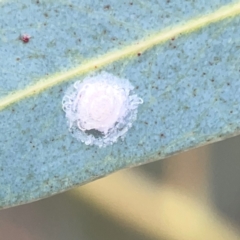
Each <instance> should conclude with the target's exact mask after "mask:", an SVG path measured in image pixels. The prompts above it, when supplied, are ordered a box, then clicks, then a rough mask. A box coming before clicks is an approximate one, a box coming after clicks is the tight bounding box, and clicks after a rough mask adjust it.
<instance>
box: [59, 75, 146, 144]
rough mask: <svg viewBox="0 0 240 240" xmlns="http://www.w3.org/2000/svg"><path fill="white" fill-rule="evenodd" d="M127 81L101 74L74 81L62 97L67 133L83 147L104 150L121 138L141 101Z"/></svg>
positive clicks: (134, 118) (134, 116) (135, 115)
mask: <svg viewBox="0 0 240 240" xmlns="http://www.w3.org/2000/svg"><path fill="white" fill-rule="evenodd" d="M133 89H134V88H133V86H132V85H131V83H130V82H129V81H128V80H127V79H121V78H118V77H116V76H114V75H112V74H110V73H106V72H102V73H101V74H99V75H96V76H94V77H87V78H85V79H84V80H83V81H82V82H80V81H77V82H75V84H73V85H72V86H70V87H69V89H68V90H67V92H66V94H65V96H64V97H63V101H62V105H63V110H64V111H65V112H66V117H67V120H68V125H69V130H70V132H71V133H72V134H73V136H74V137H75V138H77V140H80V141H82V142H84V143H85V144H87V145H98V146H99V147H104V146H107V145H110V144H112V143H114V142H116V141H117V140H118V138H119V137H121V138H122V139H123V138H124V136H125V134H126V132H127V131H128V129H129V128H130V127H131V126H132V123H133V122H134V120H136V117H137V108H138V105H139V104H142V103H143V100H142V99H141V98H139V97H138V96H137V95H135V94H134V95H131V92H132V91H133Z"/></svg>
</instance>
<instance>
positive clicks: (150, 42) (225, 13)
mask: <svg viewBox="0 0 240 240" xmlns="http://www.w3.org/2000/svg"><path fill="white" fill-rule="evenodd" d="M239 14H240V2H236V3H232V4H228V5H225V6H223V7H221V8H220V9H218V10H216V11H214V12H212V13H210V14H207V15H204V16H201V17H198V18H194V19H191V20H189V21H187V22H185V23H182V24H179V25H177V26H172V27H169V28H167V29H164V30H162V31H160V32H159V33H156V34H155V35H152V36H151V37H149V38H146V39H142V40H140V41H138V42H137V43H133V44H132V45H130V46H126V47H124V48H121V49H118V50H116V51H111V52H109V53H106V54H104V55H102V56H98V57H97V58H95V59H90V60H88V61H86V62H85V63H82V64H81V65H80V66H78V67H76V68H73V69H70V70H69V71H66V72H64V73H59V74H56V75H52V76H50V77H48V78H44V79H40V80H39V81H37V82H36V83H35V84H34V85H31V86H28V87H26V88H25V89H21V90H17V91H15V92H13V93H11V94H9V95H7V96H5V97H4V98H2V99H0V110H3V109H4V108H6V107H8V106H9V105H11V104H13V103H16V102H18V101H20V100H22V99H24V98H27V97H30V96H33V95H36V94H38V93H40V92H42V91H44V90H46V89H49V88H51V87H53V86H55V85H57V84H60V83H62V82H65V81H68V80H70V79H72V78H74V77H76V76H79V75H81V74H84V73H87V72H90V71H92V70H94V69H96V68H97V69H100V68H102V67H103V66H106V65H108V64H110V63H112V62H115V61H117V60H120V59H122V58H124V57H128V56H131V55H134V54H135V55H137V53H139V52H143V51H145V50H147V49H149V48H152V47H154V46H156V45H158V44H161V43H164V42H166V41H168V40H169V39H171V38H173V37H176V36H179V35H180V34H187V33H190V32H193V31H196V30H198V29H200V28H203V27H205V26H207V25H209V24H212V23H215V22H219V21H221V20H224V19H226V18H230V17H234V16H236V15H239Z"/></svg>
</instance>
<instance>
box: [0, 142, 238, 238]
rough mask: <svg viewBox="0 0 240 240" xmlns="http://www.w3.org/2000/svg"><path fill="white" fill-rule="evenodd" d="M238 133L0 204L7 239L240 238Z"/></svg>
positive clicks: (1, 225) (0, 224)
mask: <svg viewBox="0 0 240 240" xmlns="http://www.w3.org/2000/svg"><path fill="white" fill-rule="evenodd" d="M239 160H240V137H234V138H231V139H228V140H225V141H222V142H218V143H215V144H211V145H208V146H205V147H201V148H198V149H193V150H190V151H187V152H184V153H181V154H178V155H176V156H173V157H171V158H167V159H164V160H160V161H157V162H153V163H149V164H146V165H143V166H140V167H136V168H132V169H127V170H122V171H119V172H117V173H114V174H112V175H110V176H107V177H105V178H102V179H99V180H96V181H94V182H92V183H89V184H86V185H84V186H81V187H77V188H75V189H72V190H70V191H68V192H65V193H62V194H58V195H55V196H53V197H50V198H47V199H43V200H40V201H38V202H34V203H30V204H26V205H22V206H17V207H14V208H9V209H5V210H1V211H0V239H3V240H68V239H69V240H78V239H81V240H108V239H109V240H112V239H114V240H123V239H124V240H135V239H136V240H147V239H149V240H157V239H159V240H175V239H176V240H190V239H191V240H195V239H197V240H203V239H204V240H215V239H216V240H222V239H224V240H235V239H239V240H240V233H239V230H240V161H239Z"/></svg>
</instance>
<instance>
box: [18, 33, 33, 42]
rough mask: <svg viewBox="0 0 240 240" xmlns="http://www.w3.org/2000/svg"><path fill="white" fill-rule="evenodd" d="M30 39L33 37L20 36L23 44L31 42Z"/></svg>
mask: <svg viewBox="0 0 240 240" xmlns="http://www.w3.org/2000/svg"><path fill="white" fill-rule="evenodd" d="M30 38H31V36H30V35H28V34H22V35H21V36H20V40H21V41H22V42H23V43H28V42H29V41H30Z"/></svg>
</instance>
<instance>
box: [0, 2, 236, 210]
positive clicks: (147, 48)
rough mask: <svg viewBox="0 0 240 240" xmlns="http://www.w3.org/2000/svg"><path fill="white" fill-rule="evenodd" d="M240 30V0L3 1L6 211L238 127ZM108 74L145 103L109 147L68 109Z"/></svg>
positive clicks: (0, 64) (1, 176)
mask: <svg viewBox="0 0 240 240" xmlns="http://www.w3.org/2000/svg"><path fill="white" fill-rule="evenodd" d="M239 26H240V2H239V1H237V2H233V1H228V0H212V1H211V2H209V1H200V0H197V1H193V0H190V1H177V0H166V1H157V0H149V1H146V0H142V1H139V0H132V1H116V0H109V1H101V0H96V1H79V0H62V1H49V0H48V1H46V0H21V1H17V0H15V1H11V0H4V1H3V0H0V109H1V111H0V119H1V124H0V131H1V136H0V207H1V208H5V207H10V206H14V205H18V204H23V203H27V202H30V201H34V200H37V199H41V198H44V197H47V196H51V195H53V194H56V193H59V192H62V191H65V190H67V189H69V188H71V187H73V186H76V185H79V184H84V183H87V182H90V181H92V180H94V179H96V178H100V177H103V176H105V175H108V174H110V173H112V172H114V171H117V170H119V169H122V168H127V167H132V166H137V165H140V164H143V163H147V162H150V161H155V160H159V159H162V158H165V157H167V156H170V155H173V154H175V153H178V152H180V151H185V150H188V149H190V148H194V147H198V146H201V145H204V144H207V143H209V142H215V141H218V140H220V139H224V138H227V137H230V136H233V135H236V134H238V133H239V129H240V111H239V110H240V104H239V95H240V78H239V77H240V61H239V56H240V37H239V36H240V28H239ZM26 37H27V38H26ZM102 71H105V72H108V73H110V74H112V75H114V76H117V77H119V78H124V79H128V80H129V81H130V82H131V84H132V85H133V86H135V92H136V93H137V95H138V96H139V97H141V98H142V99H143V100H144V103H143V104H142V105H141V106H140V107H139V110H138V116H137V120H136V121H135V122H134V123H133V126H132V128H130V129H129V131H128V132H127V134H126V137H125V139H124V140H123V141H121V140H119V141H118V142H117V143H114V144H113V145H110V146H107V147H105V148H99V147H98V146H88V145H85V144H84V143H81V142H79V141H77V140H76V139H75V138H73V137H72V135H71V134H70V132H69V131H68V127H67V122H66V121H67V120H66V117H65V114H64V112H63V110H62V98H63V96H64V93H65V91H66V90H67V89H68V87H69V86H70V85H71V84H73V83H74V82H75V81H77V80H78V81H82V80H83V79H84V78H85V77H86V76H94V75H96V74H99V73H101V72H102Z"/></svg>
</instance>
